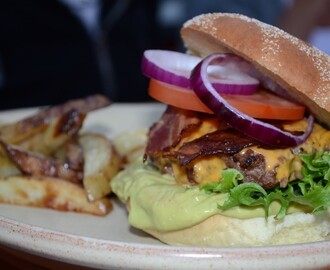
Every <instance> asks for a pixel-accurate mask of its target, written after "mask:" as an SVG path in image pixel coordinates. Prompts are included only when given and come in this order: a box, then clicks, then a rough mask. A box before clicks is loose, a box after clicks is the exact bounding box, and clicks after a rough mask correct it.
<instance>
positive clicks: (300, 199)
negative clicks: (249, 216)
mask: <svg viewBox="0 0 330 270" xmlns="http://www.w3.org/2000/svg"><path fill="white" fill-rule="evenodd" d="M300 158H301V160H302V162H303V168H302V174H303V178H302V179H300V180H295V181H291V182H289V184H288V185H287V186H286V187H285V188H280V187H277V188H275V189H271V190H265V189H264V188H263V187H261V186H260V185H259V184H257V183H252V182H250V183H242V180H243V178H244V176H243V175H242V174H241V173H240V172H239V171H237V170H236V169H225V170H223V171H222V172H221V173H222V179H221V181H219V182H215V183H207V184H204V185H201V186H200V188H201V189H202V190H204V191H205V192H207V193H228V194H229V197H228V199H227V200H226V201H225V202H224V203H223V204H222V205H218V207H219V208H220V209H223V210H225V209H228V208H231V207H234V206H239V205H244V206H263V207H264V208H265V213H266V218H267V217H268V216H269V206H270V204H271V203H272V202H273V201H278V202H279V203H280V205H281V208H280V210H279V211H278V213H277V214H276V216H275V218H276V219H282V218H284V216H285V215H286V213H287V210H288V208H289V206H290V204H291V203H296V204H300V205H303V206H306V207H308V208H310V209H311V212H313V213H322V212H324V211H326V210H327V209H328V207H330V152H324V151H320V152H318V153H309V154H303V155H300Z"/></svg>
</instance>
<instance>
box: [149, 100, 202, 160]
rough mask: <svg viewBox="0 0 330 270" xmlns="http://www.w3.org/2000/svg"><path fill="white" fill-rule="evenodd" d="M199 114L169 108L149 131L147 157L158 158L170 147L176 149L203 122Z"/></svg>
mask: <svg viewBox="0 0 330 270" xmlns="http://www.w3.org/2000/svg"><path fill="white" fill-rule="evenodd" d="M198 115H199V114H198V113H197V112H192V111H187V110H181V109H178V108H175V107H171V106H169V107H168V108H167V109H166V111H165V112H164V114H163V115H162V117H161V119H160V120H159V121H158V122H157V123H155V124H154V125H153V126H152V127H151V128H150V130H149V140H148V144H147V147H146V155H151V156H157V155H159V154H161V152H163V151H165V150H166V149H168V148H169V147H175V146H176V145H177V144H178V143H179V142H180V140H181V139H182V135H183V133H185V132H192V131H193V130H195V129H196V128H198V127H199V126H200V125H201V123H202V120H201V118H200V117H199V116H198Z"/></svg>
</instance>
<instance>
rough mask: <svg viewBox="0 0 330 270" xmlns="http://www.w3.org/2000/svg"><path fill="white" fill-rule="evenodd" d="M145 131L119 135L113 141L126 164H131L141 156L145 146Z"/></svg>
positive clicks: (146, 132)
mask: <svg viewBox="0 0 330 270" xmlns="http://www.w3.org/2000/svg"><path fill="white" fill-rule="evenodd" d="M147 134H148V130H147V129H138V130H134V131H131V132H126V133H124V134H120V135H119V136H117V137H115V138H114V139H113V144H114V146H115V148H116V150H117V152H118V153H119V154H120V156H122V157H123V158H124V161H125V162H126V163H128V164H129V163H132V162H133V161H135V160H136V159H137V158H140V157H141V156H143V154H144V151H145V147H146V144H147Z"/></svg>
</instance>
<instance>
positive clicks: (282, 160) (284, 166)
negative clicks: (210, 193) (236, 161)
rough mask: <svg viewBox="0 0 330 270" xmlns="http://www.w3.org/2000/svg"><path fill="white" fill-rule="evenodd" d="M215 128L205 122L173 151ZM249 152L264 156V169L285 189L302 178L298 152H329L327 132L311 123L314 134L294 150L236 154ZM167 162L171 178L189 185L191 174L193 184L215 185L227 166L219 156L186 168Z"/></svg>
mask: <svg viewBox="0 0 330 270" xmlns="http://www.w3.org/2000/svg"><path fill="white" fill-rule="evenodd" d="M306 125H307V123H306V121H305V120H301V121H297V122H294V123H290V124H286V125H285V126H284V128H285V129H286V130H289V131H304V130H305V129H306ZM217 128H218V124H217V121H213V120H210V121H204V122H203V124H202V125H201V127H200V128H199V129H198V131H197V132H194V133H193V134H191V135H190V136H187V137H185V138H184V139H183V140H182V142H181V143H180V144H179V145H178V146H177V147H176V149H178V148H179V147H180V146H181V145H182V144H183V143H184V142H188V141H192V140H195V139H197V138H199V137H201V136H203V135H205V134H207V133H210V132H213V131H215V130H216V129H217ZM248 149H251V150H253V151H254V152H255V153H257V154H261V155H263V156H264V158H265V164H266V168H265V170H266V171H274V172H275V177H276V181H277V182H278V183H280V185H281V186H286V184H287V182H288V181H291V180H294V179H297V178H301V172H300V171H301V166H302V164H301V161H300V158H299V157H298V155H299V154H300V153H305V152H306V153H307V152H311V151H313V150H322V149H324V150H329V149H330V131H329V130H326V129H324V128H323V127H322V126H320V125H319V124H314V129H313V132H312V133H311V135H310V136H309V138H308V139H307V140H306V141H305V142H304V143H303V144H301V145H299V146H298V147H296V148H294V149H292V148H287V149H264V148H260V147H258V146H252V147H247V148H244V149H243V150H241V151H240V152H239V153H238V154H240V155H243V154H244V153H245V152H246V151H247V150H248ZM169 163H170V164H171V166H172V170H173V174H174V177H175V179H176V181H177V182H178V183H188V182H189V175H192V176H193V179H194V181H195V182H197V183H207V182H216V181H219V179H220V178H221V170H223V169H225V168H226V167H227V166H226V164H225V162H224V161H223V160H221V157H217V156H212V157H204V158H201V159H196V160H194V161H192V163H191V164H190V166H189V168H187V167H185V166H180V165H179V163H178V161H177V160H170V161H169ZM187 175H188V176H187Z"/></svg>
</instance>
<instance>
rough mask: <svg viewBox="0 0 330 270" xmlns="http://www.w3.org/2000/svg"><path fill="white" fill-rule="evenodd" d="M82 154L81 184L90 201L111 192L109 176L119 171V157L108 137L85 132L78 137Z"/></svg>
mask: <svg viewBox="0 0 330 270" xmlns="http://www.w3.org/2000/svg"><path fill="white" fill-rule="evenodd" d="M79 143H80V145H81V146H82V149H83V153H84V154H83V155H84V178H83V185H84V188H85V190H86V191H87V194H88V199H89V200H90V201H95V200H98V199H100V198H102V197H104V196H106V195H107V194H109V193H110V192H111V189H110V181H111V178H112V177H113V176H114V175H115V174H116V173H117V172H118V171H119V169H120V164H121V158H120V157H119V155H118V153H117V152H116V150H115V149H114V147H113V144H112V143H111V141H109V139H107V138H106V137H104V136H102V135H97V134H92V133H86V134H84V135H81V136H80V137H79Z"/></svg>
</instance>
